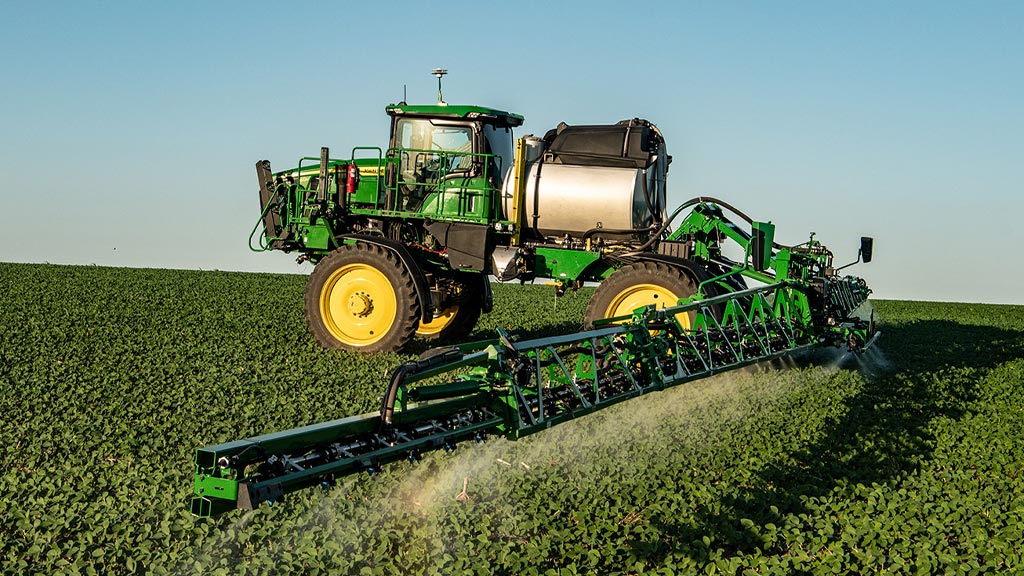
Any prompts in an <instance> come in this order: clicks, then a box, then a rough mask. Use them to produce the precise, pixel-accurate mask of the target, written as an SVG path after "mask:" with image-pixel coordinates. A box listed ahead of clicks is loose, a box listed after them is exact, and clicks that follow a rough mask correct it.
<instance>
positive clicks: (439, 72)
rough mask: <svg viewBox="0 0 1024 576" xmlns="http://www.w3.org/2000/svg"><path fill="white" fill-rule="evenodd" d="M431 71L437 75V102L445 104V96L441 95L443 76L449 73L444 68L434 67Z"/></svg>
mask: <svg viewBox="0 0 1024 576" xmlns="http://www.w3.org/2000/svg"><path fill="white" fill-rule="evenodd" d="M430 73H431V74H433V75H434V76H437V103H438V104H444V103H445V101H444V98H442V97H441V77H442V76H444V75H445V74H447V73H448V71H447V70H445V69H444V68H434V69H433V70H431V71H430Z"/></svg>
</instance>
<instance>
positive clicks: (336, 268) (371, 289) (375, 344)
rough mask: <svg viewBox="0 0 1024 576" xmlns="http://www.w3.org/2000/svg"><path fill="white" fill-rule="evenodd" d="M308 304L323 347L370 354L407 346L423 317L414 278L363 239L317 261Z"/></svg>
mask: <svg viewBox="0 0 1024 576" xmlns="http://www.w3.org/2000/svg"><path fill="white" fill-rule="evenodd" d="M304 308H305V313H306V325H307V326H308V327H309V331H310V333H311V334H313V337H314V338H315V339H316V341H317V342H319V343H320V345H321V346H324V347H325V348H337V349H341V350H353V351H357V352H366V353H371V352H395V351H398V350H401V349H402V348H404V347H405V346H406V345H407V344H408V343H409V341H410V340H411V339H412V337H413V334H415V332H416V327H417V326H418V324H419V316H420V304H419V301H418V300H417V299H416V291H415V287H414V285H413V280H412V276H411V275H410V273H409V271H408V270H406V269H405V266H404V265H403V264H402V263H401V261H399V259H398V257H397V256H395V254H394V253H392V252H391V251H390V250H385V249H384V248H381V247H380V246H376V245H373V244H364V243H361V242H360V243H356V244H348V245H345V246H342V247H341V248H338V249H337V250H335V251H334V252H331V253H330V254H328V255H327V257H326V258H324V259H323V260H321V261H320V262H318V263H317V265H316V268H314V269H313V273H312V274H310V276H309V280H308V281H307V282H306V292H305V297H304Z"/></svg>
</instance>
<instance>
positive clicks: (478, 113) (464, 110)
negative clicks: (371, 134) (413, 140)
mask: <svg viewBox="0 0 1024 576" xmlns="http://www.w3.org/2000/svg"><path fill="white" fill-rule="evenodd" d="M385 111H386V112H387V113H388V116H392V117H394V116H408V117H420V118H466V119H469V120H476V119H483V120H485V121H487V122H490V123H492V124H495V125H497V126H507V127H510V128H514V127H516V126H521V125H522V124H523V117H522V116H520V115H519V114H513V113H512V112H505V111H504V110H497V109H495V108H487V107H484V106H471V105H466V104H406V103H404V102H399V103H398V104H388V107H387V108H385Z"/></svg>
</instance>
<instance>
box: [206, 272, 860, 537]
mask: <svg viewBox="0 0 1024 576" xmlns="http://www.w3.org/2000/svg"><path fill="white" fill-rule="evenodd" d="M819 280H821V281H820V282H813V283H810V282H801V281H796V280H783V281H776V282H773V283H771V284H767V285H764V286H760V287H757V288H751V289H746V290H738V291H734V292H730V293H726V294H722V295H720V296H715V297H708V298H702V297H701V296H700V295H699V294H698V295H697V296H695V297H694V298H693V299H689V300H686V301H683V302H682V303H680V304H679V305H677V306H673V307H668V308H662V309H655V308H654V307H645V308H639V309H637V310H636V311H634V313H633V314H632V315H631V316H627V317H620V318H609V319H606V320H603V321H599V322H597V323H596V324H598V326H597V328H596V329H594V330H590V331H586V332H580V333H577V334H570V335H565V336H553V337H549V338H539V339H534V340H528V341H521V342H520V341H516V340H515V338H513V337H511V336H509V335H508V334H506V333H504V332H502V331H499V334H498V337H497V338H495V339H494V340H489V341H485V342H478V343H471V344H464V345H461V346H457V347H451V348H444V349H435V350H432V351H429V352H428V353H426V354H424V356H423V357H421V359H420V360H416V361H410V362H406V363H404V364H402V365H400V366H398V367H397V368H395V370H394V371H393V372H392V373H391V377H390V380H389V382H388V385H387V388H386V389H385V394H384V400H383V402H382V406H381V410H380V412H379V413H371V414H364V415H360V416H353V417H350V418H344V419H341V420H335V421H332V422H326V423H323V424H314V425H311V426H304V427H301V428H296V429H294V430H288V431H284V432H278V433H274V434H268V435H264V436H257V437H255V438H250V439H246V440H239V441H234V442H228V443H225V444H220V445H216V446H210V447H207V448H202V449H199V450H197V451H196V455H195V466H196V475H195V484H194V489H193V498H192V504H191V510H192V512H193V513H194V514H196V515H198V516H204V517H205V516H214V515H217V514H220V513H223V512H226V511H228V510H231V509H234V508H243V509H251V508H254V507H256V506H257V505H258V504H259V503H261V502H265V501H270V500H274V499H279V498H281V497H283V496H284V495H286V494H288V493H289V492H293V491H295V490H299V489H301V488H304V487H308V486H314V485H323V486H329V485H331V484H332V483H334V482H335V481H336V480H337V479H338V478H340V477H342V476H345V475H347V474H352V473H356V472H369V473H373V472H376V471H377V470H379V468H380V466H382V465H383V464H386V463H388V462H392V461H395V460H400V459H410V460H416V459H418V458H420V456H421V455H422V454H423V453H424V452H427V451H430V450H436V449H451V448H452V447H453V446H454V445H455V444H456V443H457V442H460V441H466V440H478V441H479V440H482V439H483V438H484V437H486V436H488V435H501V436H505V437H507V438H510V439H515V438H519V437H521V436H524V435H528V434H533V433H536V432H540V431H542V430H545V429H547V428H549V427H551V426H553V425H556V424H558V423H560V422H563V421H565V420H568V419H571V418H576V417H578V416H581V415H584V414H588V413H590V412H593V411H595V410H599V409H601V408H604V407H606V406H609V405H611V404H614V403H617V402H622V401H624V400H628V399H630V398H633V397H636V396H639V395H641V394H646V393H649V392H653V391H657V390H661V389H663V388H666V387H669V386H676V385H680V384H684V383H686V382H689V381H692V380H696V379H699V378H704V377H707V376H710V375H712V374H716V373H719V372H724V371H727V370H733V369H736V368H739V367H742V366H746V365H749V364H752V363H756V362H762V361H765V360H770V359H773V358H778V357H781V356H785V355H789V354H793V353H795V352H798V351H800V350H805V349H808V348H814V347H822V346H846V347H848V348H849V349H851V350H854V351H861V350H863V349H865V348H867V347H868V346H870V345H871V343H872V342H873V340H874V338H875V337H876V336H877V332H876V331H875V328H874V322H873V315H872V313H871V311H870V304H869V302H868V301H867V297H868V294H869V293H870V290H869V289H868V287H867V286H866V284H865V282H864V281H863V280H862V279H860V278H856V277H851V276H847V277H842V278H840V277H838V276H836V275H832V276H829V277H825V278H820V279H819ZM683 317H688V318H689V319H690V322H689V323H688V324H689V327H684V325H683V323H681V322H680V318H683Z"/></svg>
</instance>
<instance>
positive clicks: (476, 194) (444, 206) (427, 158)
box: [385, 103, 523, 220]
mask: <svg viewBox="0 0 1024 576" xmlns="http://www.w3.org/2000/svg"><path fill="white" fill-rule="evenodd" d="M386 110H387V113H388V115H389V116H391V139H390V144H389V148H388V152H387V172H386V174H385V189H386V190H387V199H386V200H385V203H386V204H387V205H388V206H389V207H390V208H391V209H392V210H396V211H403V212H417V213H422V214H424V215H434V216H441V217H452V216H454V217H457V218H458V217H468V218H470V219H477V218H479V219H486V220H490V219H492V218H494V217H495V216H496V215H497V214H499V213H500V212H499V210H500V209H499V206H498V200H497V193H498V191H499V190H500V189H501V184H502V179H503V177H504V174H505V172H506V171H507V170H508V168H509V166H511V164H512V129H513V128H514V127H517V126H520V125H522V123H523V117H522V116H520V115H518V114H512V113H510V112H505V111H502V110H495V109H492V108H485V107H482V106H458V105H446V104H435V105H416V106H413V105H408V104H404V103H399V104H392V105H389V106H388V107H387V109H386Z"/></svg>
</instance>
